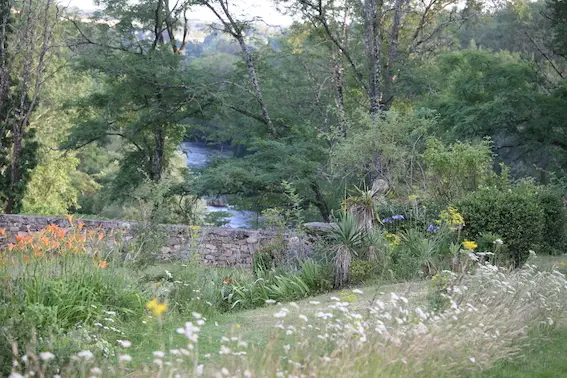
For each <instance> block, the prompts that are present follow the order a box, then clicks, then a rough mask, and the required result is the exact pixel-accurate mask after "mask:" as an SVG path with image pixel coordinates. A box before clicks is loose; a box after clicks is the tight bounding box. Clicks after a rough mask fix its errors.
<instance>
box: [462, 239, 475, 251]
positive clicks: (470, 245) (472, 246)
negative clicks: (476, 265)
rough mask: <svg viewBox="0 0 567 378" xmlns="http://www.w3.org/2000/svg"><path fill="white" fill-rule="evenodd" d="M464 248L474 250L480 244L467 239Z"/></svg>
mask: <svg viewBox="0 0 567 378" xmlns="http://www.w3.org/2000/svg"><path fill="white" fill-rule="evenodd" d="M463 248H464V249H468V250H469V251H472V250H474V249H476V248H478V244H476V243H475V242H474V241H471V240H465V241H464V242H463Z"/></svg>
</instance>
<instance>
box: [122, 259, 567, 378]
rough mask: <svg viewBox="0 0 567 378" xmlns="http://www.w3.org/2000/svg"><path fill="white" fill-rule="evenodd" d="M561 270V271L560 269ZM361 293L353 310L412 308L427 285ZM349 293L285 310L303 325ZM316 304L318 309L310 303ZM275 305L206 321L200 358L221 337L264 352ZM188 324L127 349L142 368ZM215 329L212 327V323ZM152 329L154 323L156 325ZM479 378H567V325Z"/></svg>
mask: <svg viewBox="0 0 567 378" xmlns="http://www.w3.org/2000/svg"><path fill="white" fill-rule="evenodd" d="M561 261H565V262H567V256H563V257H550V256H545V257H538V259H537V260H536V261H535V264H536V265H538V266H540V267H541V268H542V269H549V268H551V266H553V265H557V264H559V263H560V262H561ZM561 268H562V269H561V270H563V271H564V270H565V268H564V267H561ZM362 290H363V294H357V296H356V297H357V298H356V301H354V303H353V304H352V306H353V307H357V308H360V309H361V310H362V311H363V309H364V308H365V307H367V305H368V303H370V302H372V301H373V300H376V299H382V300H384V299H385V298H389V293H391V292H395V293H397V294H402V295H404V296H406V297H407V298H408V299H411V300H412V301H413V302H414V303H420V302H423V301H425V299H424V297H425V293H426V290H427V288H426V284H425V282H423V281H421V282H409V283H400V284H389V285H382V286H374V287H366V288H363V289H362ZM351 293H352V292H351V290H345V291H344V292H333V293H327V294H323V295H320V296H317V297H312V298H308V299H304V300H301V301H297V307H294V306H292V305H291V304H289V303H288V304H283V305H282V306H284V307H286V308H288V309H289V310H290V311H289V315H288V317H287V318H288V324H289V323H290V322H289V320H292V319H296V321H297V322H298V324H299V323H300V322H301V321H300V320H299V319H298V318H297V315H299V314H305V315H307V316H310V315H312V314H313V313H314V312H315V311H318V310H319V309H321V308H323V307H326V304H327V303H331V302H332V301H331V299H330V298H331V297H332V296H336V297H341V296H343V299H344V295H345V294H351ZM312 301H318V302H320V304H311V303H310V302H312ZM276 306H277V305H272V306H266V307H263V308H259V309H255V310H249V311H243V312H236V313H227V314H223V315H218V316H216V317H214V318H211V319H207V323H206V325H205V326H203V327H202V331H201V336H200V341H199V348H200V350H199V351H200V355H201V356H204V355H205V354H211V355H212V356H213V357H212V358H213V359H214V356H215V355H216V354H217V353H218V351H219V349H220V338H221V337H222V336H226V337H231V336H238V337H240V338H241V339H243V340H246V341H248V342H249V343H253V344H255V345H256V346H259V347H262V346H263V345H266V344H267V343H268V342H269V340H270V339H271V337H272V335H273V333H274V328H273V326H274V324H275V319H274V317H273V314H274V313H275V312H277V311H278V310H277V307H276ZM191 320H192V319H185V318H180V317H179V316H169V317H166V319H165V321H164V324H163V327H162V330H161V331H158V330H156V329H154V330H149V329H148V326H147V325H146V326H144V327H141V328H140V329H138V330H137V332H134V333H135V334H137V336H136V337H134V338H132V341H133V343H134V345H137V348H135V349H134V350H130V352H131V354H132V356H133V357H134V358H135V360H136V361H137V364H136V365H138V364H140V363H150V362H151V358H149V357H148V356H151V352H152V351H155V350H168V349H172V348H180V347H183V346H184V339H183V337H181V336H179V335H176V334H175V329H176V328H177V327H181V326H182V325H183V322H185V321H191ZM215 323H216V324H218V325H216V324H215ZM155 325H156V324H155V323H154V326H155ZM476 377H479V378H500V377H502V378H512V377H518V378H524V377H525V378H527V377H567V325H563V326H560V327H558V329H557V331H556V333H555V334H554V335H552V337H551V339H550V340H546V341H544V340H542V341H537V342H536V343H534V344H532V346H531V347H530V348H529V349H527V350H525V351H524V352H523V353H522V357H520V358H517V359H515V360H513V361H510V362H502V363H500V364H498V365H497V366H495V367H494V368H492V369H490V370H488V371H485V372H483V374H480V375H477V376H476Z"/></svg>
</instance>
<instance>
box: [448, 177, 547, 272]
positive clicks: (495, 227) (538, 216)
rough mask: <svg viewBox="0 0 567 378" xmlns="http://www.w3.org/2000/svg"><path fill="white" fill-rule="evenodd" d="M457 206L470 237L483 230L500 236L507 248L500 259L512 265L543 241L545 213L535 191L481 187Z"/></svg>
mask: <svg viewBox="0 0 567 378" xmlns="http://www.w3.org/2000/svg"><path fill="white" fill-rule="evenodd" d="M457 207H458V208H459V210H460V211H461V212H462V214H463V216H464V219H465V229H466V232H467V234H468V235H470V237H471V238H473V239H474V238H478V237H479V236H480V235H481V234H482V233H486V232H491V233H495V234H498V235H502V238H503V241H504V243H505V244H506V246H507V247H508V248H507V252H506V253H507V255H505V256H503V259H504V260H507V261H508V262H510V263H512V264H514V266H521V265H522V264H523V263H524V262H525V261H526V260H527V258H528V257H529V251H530V250H534V249H535V250H537V249H538V247H540V246H541V243H542V242H543V232H544V220H545V218H544V214H543V212H542V210H541V208H540V207H539V205H538V200H537V196H536V195H535V193H533V192H531V191H529V190H526V189H524V188H522V187H518V186H515V187H511V188H509V189H507V190H499V189H496V188H493V187H487V188H481V189H479V190H478V191H476V192H473V193H471V194H469V195H467V196H466V197H465V198H464V199H463V200H461V201H459V202H458V204H457ZM503 252H504V251H503Z"/></svg>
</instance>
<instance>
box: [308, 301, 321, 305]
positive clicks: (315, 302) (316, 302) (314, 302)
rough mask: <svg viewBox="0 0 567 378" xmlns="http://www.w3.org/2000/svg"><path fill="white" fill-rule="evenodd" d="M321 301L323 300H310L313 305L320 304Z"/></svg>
mask: <svg viewBox="0 0 567 378" xmlns="http://www.w3.org/2000/svg"><path fill="white" fill-rule="evenodd" d="M320 303H321V302H319V301H309V304H312V305H318V304H320Z"/></svg>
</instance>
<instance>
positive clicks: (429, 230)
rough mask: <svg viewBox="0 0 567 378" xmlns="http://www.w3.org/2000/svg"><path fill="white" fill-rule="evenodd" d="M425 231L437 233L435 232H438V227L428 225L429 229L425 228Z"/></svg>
mask: <svg viewBox="0 0 567 378" xmlns="http://www.w3.org/2000/svg"><path fill="white" fill-rule="evenodd" d="M427 231H428V232H437V231H439V226H436V225H434V224H430V225H429V227H427Z"/></svg>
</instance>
